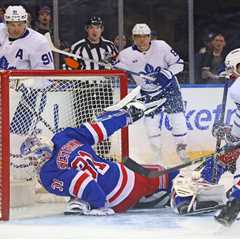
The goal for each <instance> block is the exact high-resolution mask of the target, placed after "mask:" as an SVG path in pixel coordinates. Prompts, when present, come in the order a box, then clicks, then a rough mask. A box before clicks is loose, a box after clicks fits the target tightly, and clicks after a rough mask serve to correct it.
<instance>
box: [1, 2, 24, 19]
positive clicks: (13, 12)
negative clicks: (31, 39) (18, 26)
mask: <svg viewBox="0 0 240 240" xmlns="http://www.w3.org/2000/svg"><path fill="white" fill-rule="evenodd" d="M27 18H28V14H27V12H26V10H25V8H24V7H22V6H9V7H8V8H7V9H6V12H5V14H4V20H5V22H20V21H27Z"/></svg>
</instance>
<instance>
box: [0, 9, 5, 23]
mask: <svg viewBox="0 0 240 240" xmlns="http://www.w3.org/2000/svg"><path fill="white" fill-rule="evenodd" d="M4 13H5V8H4V7H2V6H0V23H2V22H3V19H4Z"/></svg>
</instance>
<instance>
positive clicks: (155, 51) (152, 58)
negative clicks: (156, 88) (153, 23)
mask: <svg viewBox="0 0 240 240" xmlns="http://www.w3.org/2000/svg"><path fill="white" fill-rule="evenodd" d="M183 63H184V62H183V60H182V59H181V58H180V57H179V55H178V54H177V53H176V52H175V51H174V50H173V49H172V48H171V47H170V46H169V45H168V44H167V43H166V42H165V41H161V40H152V41H151V44H150V48H149V49H148V50H147V51H144V52H141V51H139V50H138V48H137V47H136V46H135V45H133V46H131V47H128V48H126V49H124V50H122V51H121V52H120V53H119V55H118V58H117V62H116V65H115V66H116V67H119V68H123V69H127V70H129V71H133V72H137V73H139V72H141V73H144V72H145V67H146V65H150V66H151V67H152V69H157V68H159V67H160V68H165V69H168V70H169V71H171V72H172V73H173V74H174V75H176V74H177V73H179V72H181V71H183ZM133 78H134V80H135V81H136V83H137V84H141V83H142V81H143V79H142V78H140V77H138V76H133Z"/></svg>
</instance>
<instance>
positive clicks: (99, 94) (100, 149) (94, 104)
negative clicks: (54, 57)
mask: <svg viewBox="0 0 240 240" xmlns="http://www.w3.org/2000/svg"><path fill="white" fill-rule="evenodd" d="M85 31H86V33H87V34H86V37H85V38H83V39H81V40H79V41H77V42H76V43H74V44H73V45H72V47H71V52H72V53H73V54H76V55H78V56H80V57H83V58H87V59H92V60H94V61H97V62H107V61H108V60H109V59H111V58H112V57H115V56H116V55H117V54H118V50H117V48H116V47H115V45H114V44H113V42H111V41H109V40H107V39H105V38H103V37H102V33H103V31H104V24H103V21H102V19H101V18H100V17H96V16H93V17H90V18H89V19H88V20H87V22H86V24H85ZM77 61H78V64H77V67H75V69H82V70H84V69H86V70H101V69H104V68H105V67H104V66H102V65H101V66H100V65H98V64H96V63H93V62H89V61H84V60H79V59H78V60H77ZM91 78H93V79H87V78H86V80H81V81H79V82H78V83H77V84H79V85H78V87H77V88H78V89H80V90H77V91H76V92H75V94H74V95H75V96H74V97H77V98H78V101H77V102H78V103H79V104H78V106H76V105H75V114H76V116H82V117H81V119H79V121H78V122H77V125H80V124H81V122H85V121H91V120H92V118H94V116H96V115H97V114H99V113H100V112H102V110H103V109H104V108H105V107H107V106H109V105H112V104H113V93H112V84H111V82H112V80H111V79H106V78H103V77H98V81H96V78H95V80H94V77H91ZM99 78H102V79H101V80H100V81H99ZM103 82H104V84H102V83H103ZM79 98H81V100H80V99H79ZM103 98H107V99H108V101H107V102H106V101H103ZM79 100H80V101H79ZM86 106H88V107H87V108H86ZM110 148H111V143H110V141H108V140H106V141H105V142H103V143H100V144H98V146H97V149H96V151H97V153H98V154H100V155H102V156H104V157H106V155H105V154H108V153H109V151H110Z"/></svg>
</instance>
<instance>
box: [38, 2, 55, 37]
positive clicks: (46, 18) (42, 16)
mask: <svg viewBox="0 0 240 240" xmlns="http://www.w3.org/2000/svg"><path fill="white" fill-rule="evenodd" d="M37 18H38V20H37V21H36V23H35V30H36V31H38V32H40V33H41V34H45V33H47V32H50V34H51V35H52V33H53V27H52V16H51V9H50V7H48V6H43V7H41V8H40V9H39V11H38V16H37Z"/></svg>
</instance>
